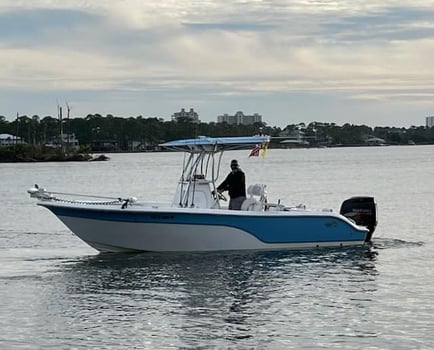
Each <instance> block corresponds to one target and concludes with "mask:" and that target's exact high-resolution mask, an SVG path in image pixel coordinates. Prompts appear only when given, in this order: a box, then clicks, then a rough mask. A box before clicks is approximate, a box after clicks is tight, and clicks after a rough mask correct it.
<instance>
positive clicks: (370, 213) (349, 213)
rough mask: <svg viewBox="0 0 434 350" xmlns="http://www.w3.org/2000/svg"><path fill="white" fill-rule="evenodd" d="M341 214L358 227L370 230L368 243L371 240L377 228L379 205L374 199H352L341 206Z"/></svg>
mask: <svg viewBox="0 0 434 350" xmlns="http://www.w3.org/2000/svg"><path fill="white" fill-rule="evenodd" d="M340 213H341V214H342V215H344V216H346V217H347V218H349V219H351V220H353V221H354V222H355V223H356V224H357V225H360V226H365V227H367V228H368V230H369V233H368V234H367V236H366V242H369V241H370V240H371V237H372V234H373V233H374V231H375V227H376V226H377V205H376V203H375V200H374V197H352V198H349V199H347V200H345V201H344V202H343V203H342V205H341V210H340Z"/></svg>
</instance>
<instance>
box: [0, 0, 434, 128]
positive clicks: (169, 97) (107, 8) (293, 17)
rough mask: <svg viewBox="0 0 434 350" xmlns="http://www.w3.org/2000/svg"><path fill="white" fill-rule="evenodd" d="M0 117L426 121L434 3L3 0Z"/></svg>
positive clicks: (431, 87) (431, 92)
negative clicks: (60, 111)
mask: <svg viewBox="0 0 434 350" xmlns="http://www.w3.org/2000/svg"><path fill="white" fill-rule="evenodd" d="M0 53H1V54H0V115H4V116H6V117H7V119H8V120H12V119H13V118H14V117H15V116H16V114H17V113H19V114H20V115H29V116H32V115H34V114H37V115H39V116H45V115H52V116H55V115H56V113H57V112H56V108H57V104H58V103H59V104H61V105H62V104H65V103H66V102H68V103H69V104H70V105H71V106H72V112H71V113H72V114H71V115H72V116H85V115H87V114H89V113H100V114H102V115H106V114H109V113H110V114H113V115H116V116H125V117H128V116H134V117H135V116H138V115H142V116H144V117H151V116H157V117H162V118H164V119H166V120H169V119H170V117H171V115H172V114H173V113H174V112H176V111H179V110H180V109H181V108H186V109H189V108H194V109H195V110H196V111H197V112H198V113H199V116H200V119H201V120H202V121H205V122H210V121H216V120H217V116H218V115H220V114H224V113H228V114H234V113H235V112H237V111H243V112H244V113H245V114H253V113H259V114H261V115H262V116H263V120H264V121H265V122H266V123H267V124H268V125H270V126H279V127H285V126H286V125H288V124H294V123H298V122H306V123H307V122H311V121H323V122H334V123H337V124H339V125H341V124H344V123H354V124H366V125H369V126H404V127H409V126H411V125H424V124H425V117H426V116H428V115H434V63H433V62H434V0H423V1H422V0H399V1H395V0H381V1H379V0H351V1H348V0H334V1H328V0H254V1H247V0H215V1H210V0H158V1H154V0H117V1H115V0H98V1H90V0H1V2H0Z"/></svg>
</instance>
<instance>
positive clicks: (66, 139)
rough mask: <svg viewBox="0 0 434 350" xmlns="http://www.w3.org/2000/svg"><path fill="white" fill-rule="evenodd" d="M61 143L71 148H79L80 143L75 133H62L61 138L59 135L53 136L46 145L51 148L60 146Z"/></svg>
mask: <svg viewBox="0 0 434 350" xmlns="http://www.w3.org/2000/svg"><path fill="white" fill-rule="evenodd" d="M62 145H63V146H64V147H66V148H68V149H71V150H75V151H77V150H79V149H80V143H79V142H78V139H77V138H76V137H75V134H74V133H72V134H62V138H61V137H60V136H56V137H53V138H52V139H51V140H50V142H48V143H46V144H45V146H46V147H52V148H60V147H62Z"/></svg>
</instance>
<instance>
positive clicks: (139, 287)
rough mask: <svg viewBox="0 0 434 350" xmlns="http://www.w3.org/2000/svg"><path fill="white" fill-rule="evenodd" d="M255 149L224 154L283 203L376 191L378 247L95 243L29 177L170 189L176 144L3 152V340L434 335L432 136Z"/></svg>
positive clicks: (199, 344) (294, 340)
mask: <svg viewBox="0 0 434 350" xmlns="http://www.w3.org/2000/svg"><path fill="white" fill-rule="evenodd" d="M248 153H249V152H248V151H234V152H230V153H227V154H225V156H224V159H223V162H224V164H225V165H226V164H229V162H230V160H231V159H232V158H237V159H238V160H239V162H240V164H241V167H242V168H243V169H244V171H245V172H246V175H247V181H248V183H249V184H251V183H256V182H258V183H266V184H267V185H268V193H269V198H270V199H271V200H273V201H277V199H282V201H283V202H284V203H286V204H299V203H305V204H306V205H308V206H311V207H312V206H313V207H317V208H326V207H327V208H328V207H331V208H334V209H336V210H337V209H338V208H339V206H340V204H341V202H342V201H343V200H344V199H346V198H347V197H350V196H353V195H374V196H375V198H376V200H377V202H378V207H379V226H378V228H377V231H376V232H375V235H374V241H373V245H372V247H363V248H356V249H354V248H350V249H347V248H344V249H320V250H300V251H283V252H282V251H280V252H247V253H243V252H232V253H227V252H226V253H212V254H205V253H196V254H135V255H128V254H108V255H105V254H98V253H97V252H96V251H95V250H93V249H92V248H90V247H88V246H87V245H85V244H84V243H82V242H81V241H80V240H79V239H78V238H77V237H75V236H74V235H73V234H72V233H70V232H69V231H68V230H67V229H66V228H65V227H64V226H63V225H62V224H61V223H60V222H59V221H58V220H57V219H56V218H55V217H54V216H53V215H52V214H51V213H50V212H49V211H47V210H46V209H44V208H40V207H36V205H35V203H34V201H33V200H30V199H29V198H28V196H27V194H26V192H25V190H26V189H27V188H29V187H31V186H32V185H33V184H34V183H38V184H39V185H41V186H43V187H47V188H48V189H50V190H53V191H67V192H76V193H88V194H90V193H92V194H105V195H110V196H111V195H113V196H130V195H135V196H137V197H139V198H140V199H144V200H171V197H172V193H173V191H174V185H175V182H176V180H177V179H178V176H179V175H180V174H179V169H180V167H181V165H182V160H183V159H182V155H181V154H176V153H158V154H149V153H147V154H113V155H112V156H111V157H112V159H111V160H110V161H108V162H100V163H99V162H95V163H35V164H0V175H1V181H2V182H1V186H0V194H1V197H2V198H3V203H4V204H3V208H2V211H1V221H0V310H1V313H0V330H1V332H0V348H1V349H89V348H97V349H331V348H333V349H431V348H433V347H434V322H433V321H434V318H433V316H432V315H433V314H434V281H433V279H432V266H433V264H434V253H433V246H434V216H433V215H432V213H431V212H432V210H433V208H434V193H433V192H434V187H433V186H432V184H431V183H432V179H433V177H434V162H433V155H434V147H433V146H409V147H372V148H342V149H301V150H269V151H268V154H267V156H266V158H265V159H262V158H251V159H248V157H247V156H248ZM227 171H229V167H228V168H227V169H226V168H225V167H224V170H223V173H222V174H221V178H223V176H224V175H226V172H227Z"/></svg>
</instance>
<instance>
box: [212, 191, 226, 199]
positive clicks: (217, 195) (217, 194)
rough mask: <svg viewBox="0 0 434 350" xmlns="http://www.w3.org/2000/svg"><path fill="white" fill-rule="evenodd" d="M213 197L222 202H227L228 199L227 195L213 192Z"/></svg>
mask: <svg viewBox="0 0 434 350" xmlns="http://www.w3.org/2000/svg"><path fill="white" fill-rule="evenodd" d="M212 195H213V196H214V199H217V198H218V199H219V200H221V201H225V202H226V201H227V200H228V199H227V198H226V197H225V195H224V194H223V193H221V192H219V191H212Z"/></svg>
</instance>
